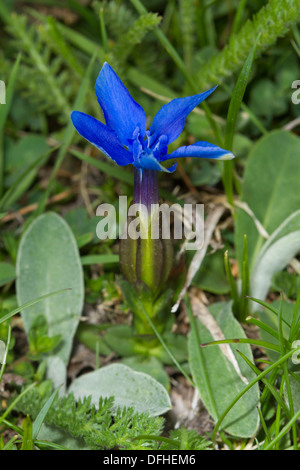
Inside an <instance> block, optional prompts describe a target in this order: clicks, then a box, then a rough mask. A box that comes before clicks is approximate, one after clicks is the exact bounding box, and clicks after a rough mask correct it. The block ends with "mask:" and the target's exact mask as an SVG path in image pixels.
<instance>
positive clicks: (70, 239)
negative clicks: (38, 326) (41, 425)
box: [16, 212, 84, 364]
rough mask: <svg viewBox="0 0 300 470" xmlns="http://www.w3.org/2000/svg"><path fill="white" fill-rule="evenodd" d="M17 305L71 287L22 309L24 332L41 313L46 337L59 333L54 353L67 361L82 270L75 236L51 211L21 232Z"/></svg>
mask: <svg viewBox="0 0 300 470" xmlns="http://www.w3.org/2000/svg"><path fill="white" fill-rule="evenodd" d="M16 287H17V298H18V302H19V304H23V303H25V302H28V301H30V300H32V299H34V298H36V297H39V296H41V295H43V294H46V293H48V292H53V291H57V290H59V289H64V288H71V290H69V291H67V292H64V293H63V294H58V295H56V296H51V297H48V298H46V299H45V300H43V301H41V302H40V303H38V304H35V305H33V306H31V307H29V308H27V309H25V310H23V312H22V319H23V322H24V327H25V330H26V332H27V334H28V333H29V330H30V328H31V326H32V323H33V321H34V319H35V318H36V317H37V316H38V315H41V314H42V315H44V316H45V318H46V320H47V325H48V331H47V335H48V336H50V337H51V336H55V335H62V342H61V343H60V344H59V346H58V348H57V351H56V353H57V355H58V356H59V357H60V358H61V359H62V360H63V361H64V363H65V364H66V363H67V362H68V360H69V356H70V352H71V347H72V341H73V336H74V334H75V331H76V328H77V325H78V322H79V318H80V315H81V311H82V306H83V298H84V286H83V273H82V267H81V263H80V258H79V253H78V249H77V245H76V241H75V238H74V235H73V233H72V231H71V229H70V228H69V226H68V225H67V224H66V222H65V221H64V220H63V219H62V218H61V217H60V216H58V215H57V214H55V213H53V212H49V213H46V214H44V215H41V216H39V217H38V218H37V219H36V220H35V221H34V222H33V223H32V224H31V225H30V226H29V228H28V229H27V230H26V232H25V233H24V235H23V237H22V240H21V243H20V247H19V251H18V257H17V286H16Z"/></svg>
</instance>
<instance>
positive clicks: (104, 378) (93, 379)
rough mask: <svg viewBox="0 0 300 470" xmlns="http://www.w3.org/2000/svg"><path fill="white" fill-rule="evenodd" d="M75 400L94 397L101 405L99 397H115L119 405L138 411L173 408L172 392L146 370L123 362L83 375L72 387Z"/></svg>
mask: <svg viewBox="0 0 300 470" xmlns="http://www.w3.org/2000/svg"><path fill="white" fill-rule="evenodd" d="M71 392H73V394H74V396H75V398H76V399H79V398H83V397H88V396H90V395H91V396H92V403H93V404H94V405H95V406H98V403H99V398H100V397H103V398H104V397H111V396H113V397H114V404H115V406H116V407H118V406H121V407H126V408H128V407H133V408H134V409H135V411H137V412H138V413H145V412H148V413H149V415H151V416H158V415H161V414H163V413H165V412H166V411H168V410H169V409H170V408H171V402H170V398H169V395H168V393H167V391H166V389H165V387H163V386H162V385H161V384H160V383H158V382H157V381H156V380H155V379H153V378H152V377H150V375H147V374H145V373H143V372H136V371H134V370H132V369H131V368H130V367H128V366H125V365H123V364H112V365H109V366H106V367H103V368H100V369H97V370H95V371H93V372H89V373H87V374H84V375H81V376H80V377H79V378H77V379H76V380H74V382H73V383H72V384H71V386H70V388H69V393H71Z"/></svg>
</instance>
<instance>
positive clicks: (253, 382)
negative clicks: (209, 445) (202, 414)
mask: <svg viewBox="0 0 300 470" xmlns="http://www.w3.org/2000/svg"><path fill="white" fill-rule="evenodd" d="M299 349H300V346H299V347H298V348H293V349H292V350H291V351H289V352H288V353H287V354H285V355H284V356H283V357H281V358H280V359H278V361H276V362H274V363H273V364H272V365H271V366H270V367H268V368H267V369H265V370H264V371H263V372H261V373H260V374H259V375H257V376H256V377H255V378H254V379H253V380H251V382H249V384H248V385H246V387H245V388H244V390H243V391H242V392H240V393H239V394H238V395H237V396H236V397H235V399H234V400H233V401H232V402H231V403H230V405H229V406H228V407H227V408H226V410H225V411H224V412H223V413H222V416H220V418H219V420H218V422H217V423H216V425H215V427H214V430H213V433H212V440H213V441H215V439H216V435H217V432H218V430H219V428H220V426H221V424H222V422H223V421H224V418H225V417H226V416H227V414H228V413H229V411H230V410H231V408H232V407H233V406H234V405H235V404H236V403H237V402H238V401H239V399H240V398H241V397H242V396H243V395H244V394H245V393H246V392H247V391H248V390H249V389H250V388H251V387H253V385H255V384H256V383H257V382H259V381H260V380H262V379H263V378H264V377H265V376H266V375H268V374H269V373H270V372H271V371H272V370H273V369H276V368H278V367H279V366H280V365H281V364H283V363H284V362H285V361H287V360H288V359H289V358H290V357H291V356H292V355H293V354H295V352H296V351H299ZM297 414H298V413H297ZM299 415H300V411H299ZM293 422H294V421H293Z"/></svg>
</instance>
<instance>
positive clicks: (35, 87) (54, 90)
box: [7, 14, 74, 121]
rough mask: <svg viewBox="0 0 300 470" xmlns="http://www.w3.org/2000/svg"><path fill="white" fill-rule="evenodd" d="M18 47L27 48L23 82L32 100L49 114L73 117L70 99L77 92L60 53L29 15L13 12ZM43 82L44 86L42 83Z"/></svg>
mask: <svg viewBox="0 0 300 470" xmlns="http://www.w3.org/2000/svg"><path fill="white" fill-rule="evenodd" d="M7 29H8V32H9V33H10V34H11V35H12V37H13V41H12V44H13V45H14V47H15V49H16V50H22V51H23V54H24V55H23V66H22V76H21V77H20V79H19V84H20V86H21V88H22V89H24V94H25V96H26V97H27V98H28V99H30V101H31V103H35V104H36V105H38V107H39V109H41V110H45V111H46V112H47V113H48V114H54V113H55V114H59V115H60V116H61V118H62V119H63V120H64V121H65V120H67V119H68V118H69V115H70V112H71V108H70V104H69V103H70V99H71V97H72V96H73V95H74V86H72V83H74V82H73V80H72V76H71V74H70V73H68V71H67V69H66V68H64V67H63V66H62V65H63V61H62V58H61V56H60V55H56V56H55V57H53V56H52V54H51V49H50V48H49V47H47V46H46V45H45V42H44V41H43V39H42V38H41V35H40V34H39V31H38V28H36V25H30V26H29V25H28V21H27V18H26V16H24V15H17V14H12V15H11V16H10V19H9V23H8V25H7ZM41 84H42V86H41Z"/></svg>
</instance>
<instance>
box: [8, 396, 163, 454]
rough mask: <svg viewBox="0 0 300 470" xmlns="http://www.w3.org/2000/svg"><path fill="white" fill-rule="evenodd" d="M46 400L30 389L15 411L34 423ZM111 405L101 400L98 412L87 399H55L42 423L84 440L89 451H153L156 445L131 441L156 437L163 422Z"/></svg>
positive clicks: (69, 397)
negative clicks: (29, 418)
mask: <svg viewBox="0 0 300 470" xmlns="http://www.w3.org/2000/svg"><path fill="white" fill-rule="evenodd" d="M48 398H49V396H48V395H47V396H46V397H42V396H41V395H40V394H39V392H38V391H37V390H36V389H32V390H31V391H30V392H28V393H27V394H26V395H24V397H23V398H22V399H21V400H20V401H19V402H18V403H17V406H16V409H17V410H18V411H20V412H22V413H26V414H28V415H30V416H31V417H32V418H33V419H35V418H36V416H37V415H38V413H39V411H40V410H41V409H42V407H43V406H44V404H45V403H46V401H47V399H48ZM113 404H114V399H113V397H111V398H104V399H102V398H101V399H100V401H99V406H98V408H96V407H95V406H94V405H92V404H91V397H87V398H84V399H83V400H82V401H81V400H79V401H76V400H75V398H74V395H73V394H69V395H67V396H65V397H61V398H59V397H57V398H56V399H55V400H54V402H53V404H52V406H51V408H50V409H49V411H48V413H47V416H46V418H45V423H46V424H48V425H51V426H55V427H57V428H60V429H61V430H64V431H65V432H66V433H67V434H69V435H71V436H73V437H75V438H77V439H82V440H84V441H85V443H86V444H87V446H88V447H89V448H90V449H93V450H101V449H114V448H120V449H127V450H143V449H144V450H146V449H149V448H154V449H155V448H157V445H158V444H157V442H153V441H147V440H145V439H144V438H143V439H142V438H141V439H136V440H134V438H136V437H138V436H144V435H152V434H155V435H159V434H160V433H161V431H162V425H163V419H162V418H160V417H150V416H148V415H147V414H138V413H136V412H135V411H134V410H133V409H132V408H123V409H121V408H117V410H115V409H114V410H113Z"/></svg>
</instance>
